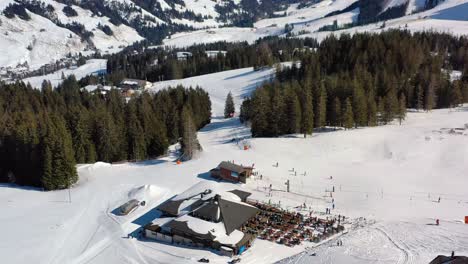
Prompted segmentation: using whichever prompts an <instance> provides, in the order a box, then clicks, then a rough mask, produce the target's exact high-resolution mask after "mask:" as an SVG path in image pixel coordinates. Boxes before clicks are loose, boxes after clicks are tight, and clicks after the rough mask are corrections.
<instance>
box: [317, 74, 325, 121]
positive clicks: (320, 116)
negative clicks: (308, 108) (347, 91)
mask: <svg viewBox="0 0 468 264" xmlns="http://www.w3.org/2000/svg"><path fill="white" fill-rule="evenodd" d="M316 114H317V120H316V124H315V125H316V126H317V127H325V126H326V125H327V90H326V88H325V85H324V84H323V82H322V84H321V85H320V96H319V98H318V105H317V111H316Z"/></svg>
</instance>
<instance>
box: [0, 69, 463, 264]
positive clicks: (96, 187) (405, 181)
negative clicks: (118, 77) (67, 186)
mask: <svg viewBox="0 0 468 264" xmlns="http://www.w3.org/2000/svg"><path fill="white" fill-rule="evenodd" d="M273 74H274V71H273V70H272V69H265V70H262V71H253V69H252V68H245V69H239V70H232V71H226V72H220V73H214V74H209V75H204V76H198V77H192V78H188V79H182V80H173V81H166V82H160V83H156V84H154V87H153V88H152V89H153V90H154V91H157V90H160V89H164V88H165V87H168V86H173V85H176V84H179V83H180V84H183V85H192V86H195V85H200V86H202V87H203V88H204V89H206V90H207V91H208V93H209V94H210V97H211V100H212V107H213V119H212V123H211V124H209V125H207V126H206V127H205V128H203V129H202V130H201V131H199V133H198V138H199V141H200V143H201V144H202V146H203V149H204V151H203V152H202V154H201V155H200V156H199V157H198V158H197V159H196V160H192V161H188V162H184V163H182V164H181V165H176V163H175V162H174V161H175V159H176V158H175V153H174V151H175V146H173V147H171V150H170V152H169V154H168V156H167V157H164V158H161V159H158V160H151V161H146V162H138V163H124V164H119V165H116V164H115V165H111V164H107V163H101V162H99V163H96V164H84V165H79V166H78V173H79V176H80V180H79V182H78V183H77V184H76V186H74V188H72V189H71V203H70V202H69V196H68V190H63V191H54V192H42V191H41V190H38V189H31V188H23V187H17V186H12V185H1V186H0V207H1V208H2V213H1V214H0V224H1V225H0V233H1V234H2V237H1V238H0V255H1V256H2V260H3V261H5V263H31V262H35V263H52V264H55V263H57V264H58V263H73V264H75V263H76V264H81V263H195V262H196V261H197V260H198V259H200V258H203V257H204V258H208V259H210V263H227V262H228V261H229V258H227V257H223V256H219V255H218V254H216V253H215V252H212V251H209V250H204V249H199V248H189V247H183V246H174V245H169V244H163V243H158V242H154V241H145V240H138V239H129V238H128V234H133V232H135V231H136V230H137V229H138V228H140V227H141V226H143V225H145V224H146V223H148V222H149V221H151V220H153V219H154V218H155V217H157V216H158V214H157V212H156V211H155V210H153V208H154V207H155V206H156V205H158V204H160V203H162V202H163V201H165V200H167V199H169V198H171V197H172V196H174V195H176V194H178V193H180V192H182V191H184V190H185V189H187V188H188V187H190V186H192V185H193V184H195V183H197V182H199V181H212V180H211V179H210V178H209V176H208V174H207V172H208V171H209V170H210V169H211V168H213V167H215V166H217V164H218V163H219V162H220V161H223V160H235V161H236V162H238V163H243V164H248V165H251V164H252V163H254V165H255V168H256V170H257V171H258V172H259V175H262V179H260V178H257V179H255V178H253V179H251V181H249V182H248V183H247V184H243V185H235V186H236V188H244V189H245V190H247V191H250V192H252V193H253V196H252V198H253V199H258V200H260V201H265V202H267V201H268V200H271V202H273V203H278V202H281V206H282V207H284V208H285V209H289V210H295V209H294V207H296V206H298V205H300V204H303V203H306V205H307V206H308V207H309V206H310V207H311V209H312V210H314V212H315V213H317V214H320V213H321V212H324V211H325V208H326V207H331V198H330V197H329V196H328V195H326V192H325V191H326V190H330V189H332V188H333V186H334V187H335V189H336V191H335V193H334V199H335V204H336V209H335V210H332V213H333V214H336V215H338V214H341V215H343V214H344V215H346V216H348V217H349V220H348V223H347V225H348V226H349V229H348V233H347V234H345V235H343V236H342V237H340V239H342V240H343V247H335V246H334V245H336V240H335V239H333V240H331V241H329V242H326V243H324V244H322V245H313V244H304V245H301V246H297V247H293V248H289V247H285V246H281V245H278V244H275V243H271V242H268V241H262V240H256V241H255V242H254V244H253V246H252V248H250V249H249V250H248V251H247V252H245V253H244V254H243V255H242V256H241V259H242V261H241V263H252V264H253V263H274V262H277V261H280V263H428V262H429V261H430V260H431V259H432V258H434V257H435V256H436V255H438V254H446V255H447V254H450V252H451V250H455V251H456V253H457V254H459V255H468V247H467V246H466V245H468V225H465V224H463V223H462V219H463V217H464V216H465V215H467V214H468V213H467V212H468V193H467V191H466V186H468V178H467V177H466V171H468V136H467V135H466V134H467V133H468V130H465V131H464V132H463V133H465V134H460V135H459V134H453V133H451V132H450V130H449V128H460V127H464V125H465V124H466V123H468V106H464V107H460V108H457V109H452V110H448V109H443V110H434V111H431V112H427V113H426V112H410V113H408V117H407V120H406V121H405V122H404V123H403V124H402V125H398V124H391V125H388V126H382V127H375V128H359V129H354V130H349V131H344V130H338V131H329V132H320V133H319V132H317V133H314V135H313V136H310V137H308V138H306V139H304V138H303V137H302V136H300V135H290V136H288V137H282V138H256V139H251V138H250V132H249V129H248V128H247V127H245V126H243V125H241V124H240V123H239V120H238V119H237V118H231V119H224V118H222V117H221V116H222V114H223V107H224V100H225V98H226V95H227V93H228V92H229V91H231V92H232V94H233V95H234V97H235V98H234V101H235V104H236V109H239V105H240V103H241V101H242V98H243V97H244V96H248V95H249V94H250V93H251V92H252V91H253V90H254V89H255V88H256V87H258V85H260V84H261V83H263V82H265V81H269V80H270V79H271V78H272V77H273ZM234 137H236V138H245V141H246V142H247V143H248V144H250V145H251V146H252V148H251V149H249V150H248V151H245V150H243V149H242V148H241V147H239V146H238V145H236V144H235V143H231V139H232V138H234ZM276 162H278V163H279V166H278V167H273V166H272V165H273V164H275V163H276ZM292 168H294V169H295V170H296V171H297V172H298V173H297V176H294V174H292V173H291V169H292ZM303 172H307V174H305V175H303ZM330 176H333V178H332V179H330ZM288 179H289V180H290V182H291V193H286V192H285V191H284V190H285V185H284V182H285V181H286V180H288ZM220 184H222V185H226V186H224V187H225V188H228V187H230V186H234V184H231V183H220ZM270 184H272V186H273V189H274V191H273V192H272V197H267V192H266V191H265V188H264V187H266V186H269V185H270ZM439 197H441V202H440V203H438V202H436V201H438V198H439ZM133 198H137V199H143V200H145V201H147V206H144V207H139V208H137V209H136V210H135V211H133V212H132V213H130V214H129V215H128V216H117V215H116V214H114V212H115V211H114V210H115V209H116V208H118V207H119V206H120V205H121V204H123V203H124V202H126V201H128V200H129V199H133ZM364 218H365V219H364ZM435 218H438V219H441V225H440V226H434V225H433V223H434V222H435V220H434V219H435ZM12 242H13V243H12ZM312 252H315V253H316V254H317V256H315V257H312V256H310V255H311V253H312Z"/></svg>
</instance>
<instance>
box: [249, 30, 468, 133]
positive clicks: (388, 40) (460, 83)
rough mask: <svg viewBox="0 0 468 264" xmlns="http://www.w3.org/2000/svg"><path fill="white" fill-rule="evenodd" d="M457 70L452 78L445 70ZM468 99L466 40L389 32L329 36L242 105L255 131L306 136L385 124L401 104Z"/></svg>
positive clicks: (398, 114) (402, 109) (401, 114)
mask: <svg viewBox="0 0 468 264" xmlns="http://www.w3.org/2000/svg"><path fill="white" fill-rule="evenodd" d="M452 70H459V71H462V72H463V74H462V77H461V79H460V80H454V81H451V78H450V75H449V72H451V71H452ZM463 102H468V40H467V39H466V38H464V37H460V38H457V37H453V36H449V35H445V34H436V33H431V32H426V33H414V34H411V33H409V32H405V31H388V32H385V33H382V34H380V35H375V34H355V35H354V36H352V37H351V36H349V35H342V36H341V37H340V38H335V37H333V36H331V37H328V38H326V39H325V40H324V41H323V42H322V43H321V44H320V47H319V48H318V49H317V51H316V52H312V53H308V54H305V55H303V57H302V59H301V60H300V63H299V66H296V64H294V65H293V66H292V67H285V68H283V69H281V68H278V69H277V76H276V81H275V83H273V84H265V85H263V86H262V87H261V88H259V89H257V90H256V91H255V92H254V93H253V94H252V97H251V98H248V99H246V100H245V101H244V102H243V104H242V107H241V121H243V122H247V121H248V122H250V123H251V127H252V134H253V136H278V135H282V134H289V133H304V134H310V133H311V132H312V129H313V128H314V127H315V128H320V127H325V126H335V127H336V126H339V127H345V128H352V127H360V126H376V125H379V124H387V123H388V122H391V121H392V120H394V119H395V118H398V119H399V120H400V121H401V120H403V119H404V118H405V114H406V108H416V109H421V110H422V109H424V110H427V111H429V110H431V109H433V108H443V107H454V106H457V105H459V104H461V103H463Z"/></svg>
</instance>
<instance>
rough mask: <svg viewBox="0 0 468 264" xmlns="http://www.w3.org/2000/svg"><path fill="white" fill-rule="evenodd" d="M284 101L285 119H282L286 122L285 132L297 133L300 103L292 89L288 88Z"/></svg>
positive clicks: (299, 125) (298, 129) (299, 121)
mask: <svg viewBox="0 0 468 264" xmlns="http://www.w3.org/2000/svg"><path fill="white" fill-rule="evenodd" d="M285 101H286V103H285V104H286V107H285V113H286V120H284V121H282V122H284V124H286V128H285V133H287V134H294V133H298V132H299V131H300V128H301V105H300V104H299V99H298V98H297V95H296V93H295V92H294V91H293V90H292V89H289V90H288V92H287V94H286V99H285Z"/></svg>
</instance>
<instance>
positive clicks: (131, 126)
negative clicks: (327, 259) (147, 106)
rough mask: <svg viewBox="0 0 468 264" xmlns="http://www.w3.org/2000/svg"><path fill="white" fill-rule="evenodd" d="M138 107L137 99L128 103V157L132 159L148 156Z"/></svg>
mask: <svg viewBox="0 0 468 264" xmlns="http://www.w3.org/2000/svg"><path fill="white" fill-rule="evenodd" d="M136 108H137V107H136V99H135V98H132V99H131V100H130V101H129V102H128V105H127V119H126V123H127V126H128V128H127V137H128V139H127V142H128V158H129V159H130V160H142V159H144V158H145V157H146V143H145V135H144V131H143V128H142V126H141V123H140V120H139V119H138V116H137V109H136Z"/></svg>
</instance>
